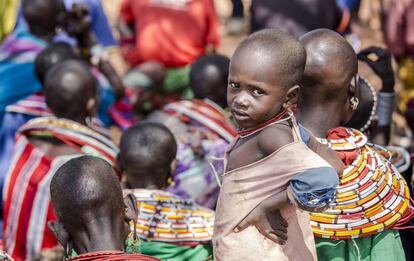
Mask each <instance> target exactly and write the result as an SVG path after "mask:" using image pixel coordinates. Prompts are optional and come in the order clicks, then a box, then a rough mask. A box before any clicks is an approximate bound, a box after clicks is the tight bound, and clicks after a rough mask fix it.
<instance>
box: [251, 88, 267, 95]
mask: <svg viewBox="0 0 414 261" xmlns="http://www.w3.org/2000/svg"><path fill="white" fill-rule="evenodd" d="M252 93H253V96H262V95H263V94H264V92H263V91H261V90H258V89H254V90H253V91H252Z"/></svg>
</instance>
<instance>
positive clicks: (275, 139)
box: [257, 124, 294, 156]
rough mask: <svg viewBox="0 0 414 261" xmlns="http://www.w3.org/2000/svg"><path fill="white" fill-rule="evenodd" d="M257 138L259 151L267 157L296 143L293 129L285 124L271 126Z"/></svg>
mask: <svg viewBox="0 0 414 261" xmlns="http://www.w3.org/2000/svg"><path fill="white" fill-rule="evenodd" d="M257 138H258V140H257V144H258V147H259V150H260V151H261V152H262V153H263V155H265V156H267V155H270V154H272V153H273V152H275V151H276V150H278V149H280V148H281V147H283V146H285V145H287V144H289V143H292V142H293V141H294V139H293V135H292V129H291V127H290V126H288V125H285V124H275V125H273V126H269V127H267V128H266V129H264V130H263V131H261V132H260V134H259V135H258V137H257Z"/></svg>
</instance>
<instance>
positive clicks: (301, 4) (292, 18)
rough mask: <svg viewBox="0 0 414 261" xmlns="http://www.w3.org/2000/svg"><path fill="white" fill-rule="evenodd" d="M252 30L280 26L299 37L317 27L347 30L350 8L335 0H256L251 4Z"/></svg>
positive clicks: (341, 31)
mask: <svg viewBox="0 0 414 261" xmlns="http://www.w3.org/2000/svg"><path fill="white" fill-rule="evenodd" d="M251 14H252V15H251V31H252V32H256V31H258V30H261V29H267V28H272V29H278V30H282V31H284V32H285V33H289V34H292V35H294V36H295V37H300V36H301V35H303V34H305V33H307V32H309V31H311V30H315V29H317V28H328V29H332V30H336V31H337V32H339V33H344V32H345V31H346V30H347V29H348V27H349V25H350V19H351V16H350V12H349V11H348V10H347V9H343V10H342V9H341V8H340V7H339V6H338V5H337V3H336V0H291V1H267V0H255V1H252V6H251Z"/></svg>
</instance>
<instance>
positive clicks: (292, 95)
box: [283, 85, 300, 110]
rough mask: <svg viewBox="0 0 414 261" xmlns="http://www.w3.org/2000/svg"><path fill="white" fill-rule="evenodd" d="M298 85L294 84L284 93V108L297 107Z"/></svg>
mask: <svg viewBox="0 0 414 261" xmlns="http://www.w3.org/2000/svg"><path fill="white" fill-rule="evenodd" d="M299 90H300V88H299V85H295V86H293V87H290V88H289V90H288V91H287V93H286V100H285V102H284V103H283V108H284V109H292V110H293V109H294V108H296V107H297V104H298V99H299Z"/></svg>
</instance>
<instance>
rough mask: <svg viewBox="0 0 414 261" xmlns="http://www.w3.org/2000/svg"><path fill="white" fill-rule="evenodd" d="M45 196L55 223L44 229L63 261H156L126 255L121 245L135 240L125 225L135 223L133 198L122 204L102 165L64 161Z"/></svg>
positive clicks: (92, 161) (82, 160) (91, 161)
mask: <svg viewBox="0 0 414 261" xmlns="http://www.w3.org/2000/svg"><path fill="white" fill-rule="evenodd" d="M50 194H51V199H52V205H53V210H54V211H55V213H56V217H57V220H54V221H50V222H49V223H48V226H49V227H50V229H51V230H52V231H53V233H54V235H55V236H56V238H57V239H58V241H59V243H60V244H61V245H62V246H63V247H64V248H65V250H67V251H68V252H66V258H68V259H67V260H79V261H80V260H142V261H152V260H159V259H156V258H153V257H150V256H145V255H141V254H139V253H126V252H128V250H129V249H127V248H125V242H127V241H128V237H132V239H133V237H134V236H136V234H135V233H134V231H132V232H131V231H130V229H129V226H128V222H129V221H131V220H136V218H137V214H138V210H137V205H136V200H135V197H134V195H127V196H126V197H125V198H124V199H123V196H122V189H121V186H120V184H119V180H118V177H117V176H116V174H115V171H114V169H113V168H112V166H111V165H110V164H109V163H108V162H106V161H105V160H103V159H100V158H96V157H91V156H82V157H77V158H74V159H71V160H69V161H68V162H66V163H65V164H63V165H62V166H61V167H60V168H59V169H58V170H57V171H56V173H55V175H54V176H53V177H52V180H51V182H50ZM72 251H74V252H75V253H76V255H72V253H73V252H72ZM72 256H73V257H72Z"/></svg>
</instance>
